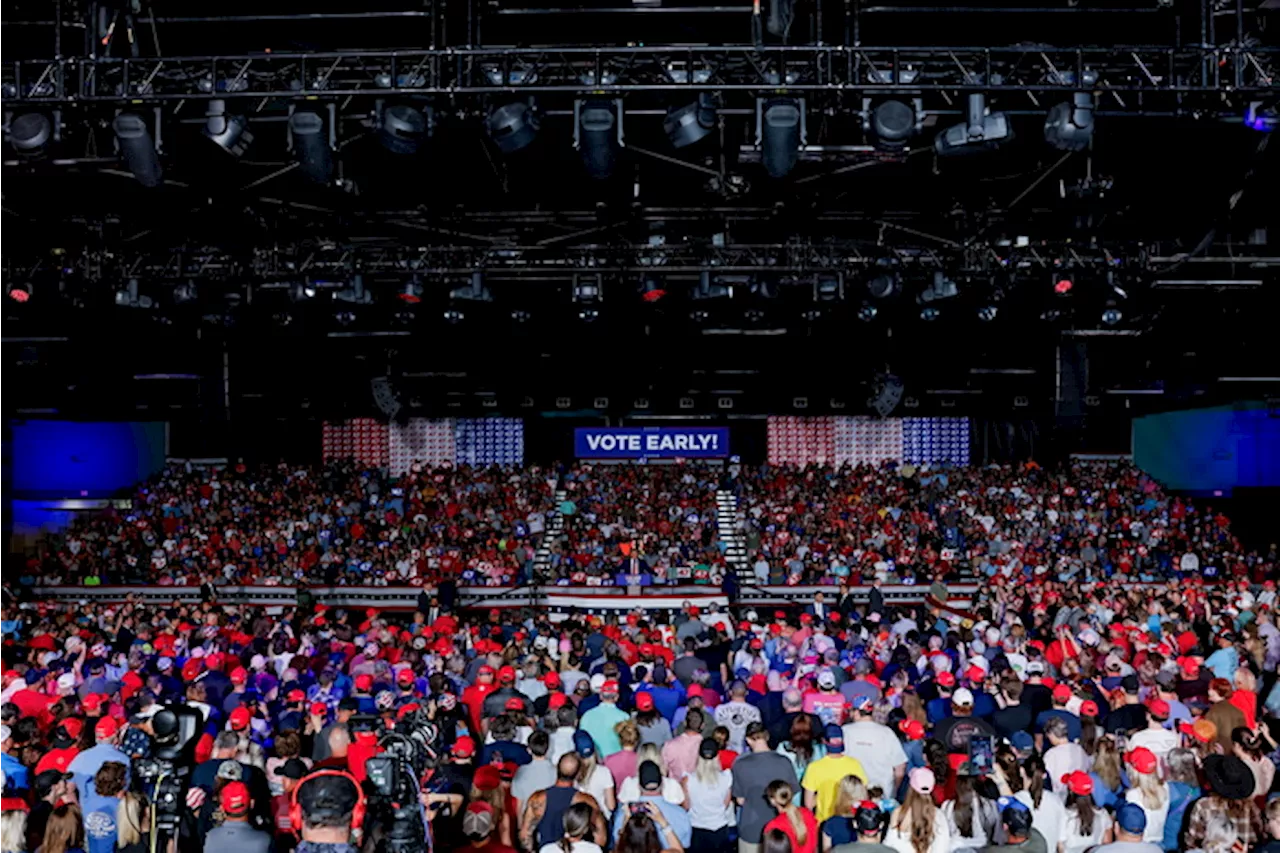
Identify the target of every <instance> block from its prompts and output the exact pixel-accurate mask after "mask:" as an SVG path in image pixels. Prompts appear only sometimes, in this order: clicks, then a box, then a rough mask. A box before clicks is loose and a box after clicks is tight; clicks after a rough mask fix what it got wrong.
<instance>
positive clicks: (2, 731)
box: [0, 726, 31, 797]
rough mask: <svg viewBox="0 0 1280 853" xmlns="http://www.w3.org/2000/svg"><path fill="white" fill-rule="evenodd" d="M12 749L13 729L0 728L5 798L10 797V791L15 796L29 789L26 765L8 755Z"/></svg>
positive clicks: (29, 783)
mask: <svg viewBox="0 0 1280 853" xmlns="http://www.w3.org/2000/svg"><path fill="white" fill-rule="evenodd" d="M12 748H13V729H11V728H9V727H8V726H0V750H3V752H2V753H0V769H3V770H4V788H5V792H4V795H5V796H6V797H7V796H9V795H10V794H9V792H10V791H13V792H14V794H15V795H17V794H19V793H20V792H23V791H26V790H28V789H29V788H30V787H31V782H30V777H29V775H28V773H27V768H26V765H24V764H23V763H22V762H21V761H19V760H18V759H17V758H16V757H14V756H12V755H10V754H9V750H10V749H12Z"/></svg>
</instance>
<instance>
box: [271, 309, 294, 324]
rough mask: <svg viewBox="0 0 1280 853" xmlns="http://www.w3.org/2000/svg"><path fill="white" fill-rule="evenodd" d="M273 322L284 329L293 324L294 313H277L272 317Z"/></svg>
mask: <svg viewBox="0 0 1280 853" xmlns="http://www.w3.org/2000/svg"><path fill="white" fill-rule="evenodd" d="M271 322H273V323H275V324H276V325H277V326H280V327H281V328H284V327H285V326H288V325H291V324H292V323H293V313H292V312H290V311H277V312H276V313H274V314H272V315H271Z"/></svg>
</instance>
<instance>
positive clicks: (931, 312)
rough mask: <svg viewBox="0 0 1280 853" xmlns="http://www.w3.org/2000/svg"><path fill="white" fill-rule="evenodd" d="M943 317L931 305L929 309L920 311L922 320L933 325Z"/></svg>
mask: <svg viewBox="0 0 1280 853" xmlns="http://www.w3.org/2000/svg"><path fill="white" fill-rule="evenodd" d="M941 316H942V312H941V311H939V310H938V309H937V308H934V307H933V306H932V305H930V306H929V307H927V308H921V309H920V319H921V320H924V321H925V322H928V323H931V322H933V321H934V320H936V319H938V318H939V317H941Z"/></svg>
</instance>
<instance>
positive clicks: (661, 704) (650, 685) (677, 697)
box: [636, 663, 685, 722]
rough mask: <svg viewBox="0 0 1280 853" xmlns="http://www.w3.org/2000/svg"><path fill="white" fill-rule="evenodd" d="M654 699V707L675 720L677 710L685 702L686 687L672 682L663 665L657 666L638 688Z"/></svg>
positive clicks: (669, 720)
mask: <svg viewBox="0 0 1280 853" xmlns="http://www.w3.org/2000/svg"><path fill="white" fill-rule="evenodd" d="M636 689H637V690H643V691H645V692H646V693H648V694H649V695H650V696H652V697H653V707H654V708H656V709H657V710H658V713H659V714H661V715H662V716H664V717H666V718H667V721H668V722H671V721H672V720H674V719H675V716H676V710H677V709H678V708H679V707H680V706H681V705H683V704H684V702H685V691H684V687H683V686H682V685H681V684H680V682H679V681H674V682H672V681H671V679H670V675H669V673H668V671H667V668H666V667H665V666H663V665H662V664H661V663H658V664H655V665H654V667H653V671H652V672H651V673H649V674H648V676H647V677H646V678H645V680H644V683H643V684H641V685H640V686H639V687H637V688H636Z"/></svg>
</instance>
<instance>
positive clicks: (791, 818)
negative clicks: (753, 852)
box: [763, 779, 818, 853]
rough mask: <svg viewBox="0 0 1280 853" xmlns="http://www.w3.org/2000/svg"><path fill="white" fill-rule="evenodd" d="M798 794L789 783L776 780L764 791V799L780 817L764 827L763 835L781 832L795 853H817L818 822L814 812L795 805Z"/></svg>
mask: <svg viewBox="0 0 1280 853" xmlns="http://www.w3.org/2000/svg"><path fill="white" fill-rule="evenodd" d="M795 795H796V792H795V791H793V790H792V789H791V785H790V783H788V782H784V781H783V780H781V779H775V780H774V781H772V782H770V783H769V787H767V788H765V789H764V798H765V801H766V802H767V803H769V805H771V806H773V807H774V808H775V809H777V810H778V816H777V817H775V818H774V819H773V820H771V821H769V822H768V823H766V824H765V825H764V831H763V835H765V836H767V835H768V834H769V831H770V830H774V829H777V830H781V831H782V833H783V834H784V835H786V836H787V838H789V839H790V840H791V849H792V851H793V853H817V850H818V821H817V818H815V817H814V816H813V812H811V811H809V810H808V809H806V808H805V807H804V806H797V805H796V804H795Z"/></svg>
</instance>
